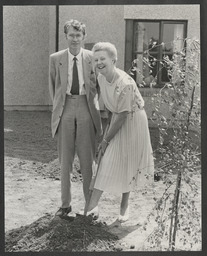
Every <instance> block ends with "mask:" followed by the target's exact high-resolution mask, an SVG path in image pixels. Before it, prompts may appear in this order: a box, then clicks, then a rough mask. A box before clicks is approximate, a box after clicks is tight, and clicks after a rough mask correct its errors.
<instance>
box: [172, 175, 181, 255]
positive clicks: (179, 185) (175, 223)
mask: <svg viewBox="0 0 207 256" xmlns="http://www.w3.org/2000/svg"><path fill="white" fill-rule="evenodd" d="M181 178H182V175H181V170H179V171H178V176H177V184H176V190H175V197H174V200H175V204H174V206H175V208H174V214H175V217H174V227H173V235H172V243H171V246H172V251H174V250H175V240H176V232H177V222H178V203H179V197H180V187H181Z"/></svg>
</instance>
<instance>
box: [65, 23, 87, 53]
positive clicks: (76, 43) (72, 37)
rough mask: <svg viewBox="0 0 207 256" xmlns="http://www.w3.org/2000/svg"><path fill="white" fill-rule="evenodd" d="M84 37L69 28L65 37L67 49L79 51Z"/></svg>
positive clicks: (79, 32)
mask: <svg viewBox="0 0 207 256" xmlns="http://www.w3.org/2000/svg"><path fill="white" fill-rule="evenodd" d="M84 38H85V37H84V35H83V33H82V32H81V31H77V30H76V29H74V28H73V27H70V28H69V30H68V33H67V35H66V39H67V41H68V47H69V49H70V50H71V51H78V50H80V47H81V44H82V41H83V40H84Z"/></svg>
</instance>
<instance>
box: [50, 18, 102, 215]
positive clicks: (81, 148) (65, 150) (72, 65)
mask: <svg viewBox="0 0 207 256" xmlns="http://www.w3.org/2000/svg"><path fill="white" fill-rule="evenodd" d="M64 33H65V37H66V40H67V43H68V48H67V49H65V50H62V51H59V52H56V53H53V54H51V55H50V62H49V92H50V96H51V99H52V102H53V111H52V122H51V124H52V135H53V137H57V148H58V156H59V161H60V166H61V201H62V205H61V207H60V209H59V210H58V211H57V213H56V215H57V216H60V217H62V216H66V215H67V214H68V213H69V212H71V211H72V207H71V180H70V174H71V172H72V165H73V161H74V155H75V150H77V155H78V157H79V160H80V168H81V173H82V177H83V193H84V197H85V201H87V200H88V194H89V193H88V192H89V185H90V181H91V177H92V162H93V160H94V157H95V145H96V141H95V140H96V138H99V137H100V136H101V134H102V127H101V118H100V114H99V108H98V90H97V89H98V88H97V83H96V76H95V73H94V70H93V66H92V52H91V51H89V50H86V49H83V48H82V43H83V41H84V39H85V36H86V31H85V24H83V23H81V22H79V21H77V20H70V21H67V22H66V23H65V25H64Z"/></svg>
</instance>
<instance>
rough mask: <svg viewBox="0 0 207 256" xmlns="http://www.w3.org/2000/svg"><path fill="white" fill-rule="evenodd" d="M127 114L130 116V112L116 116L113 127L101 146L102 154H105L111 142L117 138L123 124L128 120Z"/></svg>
mask: <svg viewBox="0 0 207 256" xmlns="http://www.w3.org/2000/svg"><path fill="white" fill-rule="evenodd" d="M127 114H128V111H124V112H121V113H118V114H114V115H115V120H114V122H113V124H112V126H111V127H110V128H109V130H108V132H107V133H106V136H105V137H104V138H103V141H102V142H101V145H100V147H101V150H102V154H104V152H105V150H106V148H107V146H108V144H109V142H110V140H111V139H112V138H113V137H114V136H115V134H116V133H117V132H118V131H119V129H120V128H121V127H122V125H123V123H124V122H125V120H126V117H127Z"/></svg>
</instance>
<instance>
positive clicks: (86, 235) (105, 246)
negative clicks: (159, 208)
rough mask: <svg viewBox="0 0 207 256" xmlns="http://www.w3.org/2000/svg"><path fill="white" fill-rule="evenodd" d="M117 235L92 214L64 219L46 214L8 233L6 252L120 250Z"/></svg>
mask: <svg viewBox="0 0 207 256" xmlns="http://www.w3.org/2000/svg"><path fill="white" fill-rule="evenodd" d="M118 244H119V243H118V236H116V235H113V234H111V233H110V232H108V231H107V227H106V225H104V224H103V223H101V222H95V221H93V220H92V218H91V217H90V216H88V217H85V216H77V217H76V218H73V217H69V216H68V217H67V218H65V219H61V218H59V217H54V216H52V215H51V214H46V215H45V216H43V217H41V218H40V219H38V220H37V221H35V222H34V223H32V224H31V225H28V226H24V227H20V228H18V229H15V230H11V231H9V232H8V233H7V234H6V243H5V250H6V252H20V251H25V252H27V251H36V252H38V251H48V252H57V251H61V252H64V251H74V252H75V251H120V250H121V247H120V246H119V245H118Z"/></svg>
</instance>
